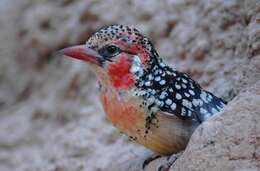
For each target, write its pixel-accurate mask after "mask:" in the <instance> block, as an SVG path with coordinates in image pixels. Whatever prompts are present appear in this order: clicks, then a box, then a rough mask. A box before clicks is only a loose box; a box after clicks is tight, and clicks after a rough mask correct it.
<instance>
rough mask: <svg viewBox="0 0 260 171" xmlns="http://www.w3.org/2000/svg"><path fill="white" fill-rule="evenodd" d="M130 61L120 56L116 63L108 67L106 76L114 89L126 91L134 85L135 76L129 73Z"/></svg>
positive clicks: (125, 56)
mask: <svg viewBox="0 0 260 171" xmlns="http://www.w3.org/2000/svg"><path fill="white" fill-rule="evenodd" d="M131 65H132V64H131V61H129V58H128V55H126V54H122V55H121V56H120V57H119V59H118V61H116V62H115V63H112V64H110V65H109V66H108V75H109V77H110V79H111V81H112V84H113V86H114V87H115V88H119V89H127V88H129V87H130V86H132V85H134V83H135V76H134V75H133V74H132V73H131V72H130V68H131Z"/></svg>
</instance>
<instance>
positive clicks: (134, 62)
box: [61, 25, 157, 89]
mask: <svg viewBox="0 0 260 171" xmlns="http://www.w3.org/2000/svg"><path fill="white" fill-rule="evenodd" d="M61 53H62V54H64V55H66V56H69V57H72V58H76V59H80V60H83V61H85V62H87V63H89V64H90V65H91V68H92V70H93V71H94V72H95V74H96V75H97V77H98V79H99V81H100V82H101V84H102V83H103V84H111V85H113V86H114V87H115V88H118V89H128V88H130V87H132V86H133V85H134V84H135V83H136V81H137V80H138V78H140V77H141V76H142V75H143V74H144V73H145V71H146V70H147V69H148V68H149V67H150V65H151V64H152V63H153V60H157V59H156V58H157V53H156V51H155V50H154V49H153V45H152V43H151V42H150V41H149V39H148V38H146V37H145V36H143V35H142V34H141V33H140V32H139V31H138V30H137V29H135V28H132V27H128V26H123V25H111V26H107V27H104V28H101V29H100V30H98V31H97V32H95V33H94V34H93V35H92V36H91V37H90V38H89V39H88V40H87V42H86V44H84V45H78V46H73V47H68V48H65V49H63V50H61Z"/></svg>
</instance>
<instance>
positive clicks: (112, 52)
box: [98, 45, 121, 57]
mask: <svg viewBox="0 0 260 171" xmlns="http://www.w3.org/2000/svg"><path fill="white" fill-rule="evenodd" d="M120 52H121V49H119V48H118V47H116V46H114V45H109V46H105V47H103V48H101V49H100V50H99V51H98V53H99V54H100V55H101V56H104V57H113V56H116V55H118V54H119V53H120Z"/></svg>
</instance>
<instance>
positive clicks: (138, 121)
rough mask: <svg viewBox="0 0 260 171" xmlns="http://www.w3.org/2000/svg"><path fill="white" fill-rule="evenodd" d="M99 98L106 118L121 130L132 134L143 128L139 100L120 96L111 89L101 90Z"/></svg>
mask: <svg viewBox="0 0 260 171" xmlns="http://www.w3.org/2000/svg"><path fill="white" fill-rule="evenodd" d="M101 100H102V103H103V107H104V110H105V112H106V114H107V117H108V119H109V120H110V121H111V122H112V123H113V124H114V125H115V126H116V127H118V128H119V129H120V130H121V131H123V132H125V133H127V134H128V135H129V134H130V136H134V135H133V134H136V132H137V130H138V129H143V128H144V119H145V113H144V111H143V110H142V109H141V108H140V107H139V104H140V103H141V102H140V100H137V99H133V98H132V97H131V96H127V95H125V96H120V95H119V94H118V92H116V91H113V90H109V91H103V92H102V93H101Z"/></svg>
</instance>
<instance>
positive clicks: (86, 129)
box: [0, 0, 260, 171]
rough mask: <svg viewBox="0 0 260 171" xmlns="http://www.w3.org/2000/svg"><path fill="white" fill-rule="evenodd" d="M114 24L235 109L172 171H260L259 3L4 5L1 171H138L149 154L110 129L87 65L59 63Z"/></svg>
mask: <svg viewBox="0 0 260 171" xmlns="http://www.w3.org/2000/svg"><path fill="white" fill-rule="evenodd" d="M122 9H123V10H122ZM111 23H121V24H127V25H133V26H136V27H137V28H139V30H141V31H142V32H143V33H145V34H146V35H147V36H148V37H150V38H151V39H152V40H153V42H154V43H155V46H156V48H157V50H158V52H159V53H160V54H161V56H163V57H164V59H165V60H167V61H168V63H169V64H170V65H171V66H172V67H175V68H177V69H178V70H180V71H183V72H186V73H188V74H189V75H190V76H191V77H192V78H194V79H195V80H197V81H198V82H199V83H200V84H201V85H202V86H203V87H204V88H205V89H207V90H209V91H211V92H213V93H215V94H216V95H218V96H220V97H222V98H224V99H225V100H227V101H229V104H228V105H227V107H226V108H225V110H224V111H223V112H221V113H219V114H218V115H216V116H215V117H213V118H212V119H210V120H209V121H207V122H205V123H204V124H202V125H201V126H200V127H199V128H198V129H197V131H196V132H195V133H194V135H193V136H192V138H191V141H190V143H189V144H188V147H187V149H186V151H185V152H184V154H183V156H182V157H181V158H179V159H178V160H177V161H176V163H175V164H174V165H173V166H172V167H171V170H185V171H186V170H207V169H210V170H239V171H240V170H250V171H251V170H252V171H255V170H260V164H259V163H260V147H259V146H260V128H259V125H260V123H259V122H260V118H259V117H260V113H259V111H260V82H259V80H260V2H259V1H258V0H247V1H242V0H241V1H240V0H230V1H225V0H213V1H212V0H199V1H196V2H195V1H191V0H185V1H181V0H163V1H157V0H144V1H138V0H134V1H127V0H122V1H121V0H107V1H96V0H88V1H86V0H57V1H51V0H42V1H31V0H13V1H8V0H1V1H0V39H1V41H0V170H1V171H2V170H3V171H9V170H10V171H11V170H12V171H13V170H17V171H36V170H37V171H38V170H39V171H81V170H84V171H92V170H93V171H117V170H118V171H121V170H122V171H125V170H131V171H135V170H140V169H141V166H142V162H143V160H144V159H146V158H147V157H148V156H150V155H151V154H152V152H151V151H149V150H148V149H145V148H143V147H141V146H139V145H136V144H133V143H132V142H130V141H129V140H128V138H127V137H126V136H124V135H122V134H120V133H119V132H118V131H117V130H116V129H115V128H113V126H112V125H111V124H110V123H109V122H108V121H107V120H106V118H105V114H104V112H103V110H102V107H101V105H100V102H99V100H98V96H97V93H98V90H97V84H96V81H95V78H94V76H93V74H92V73H90V72H89V69H88V67H87V65H86V64H84V63H82V62H79V61H74V60H71V59H67V58H63V57H60V56H57V55H55V52H56V51H57V50H59V49H61V48H63V47H66V46H69V45H72V44H81V43H84V42H85V41H86V40H87V38H88V37H89V36H90V34H91V33H92V32H93V31H95V30H96V29H98V28H99V27H101V26H103V25H107V24H111ZM164 160H165V158H160V159H158V160H156V161H154V162H152V163H151V164H150V166H148V167H147V168H146V170H154V169H155V168H156V167H157V166H158V164H156V162H157V163H163V162H164Z"/></svg>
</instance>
